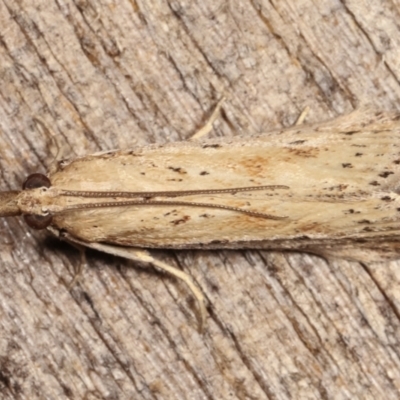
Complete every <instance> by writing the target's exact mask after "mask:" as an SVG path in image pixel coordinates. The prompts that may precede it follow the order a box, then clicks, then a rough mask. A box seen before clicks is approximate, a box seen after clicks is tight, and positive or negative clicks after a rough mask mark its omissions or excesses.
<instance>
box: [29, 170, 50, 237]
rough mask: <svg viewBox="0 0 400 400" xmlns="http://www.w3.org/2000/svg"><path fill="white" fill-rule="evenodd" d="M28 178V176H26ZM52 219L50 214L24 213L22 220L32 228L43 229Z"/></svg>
mask: <svg viewBox="0 0 400 400" xmlns="http://www.w3.org/2000/svg"><path fill="white" fill-rule="evenodd" d="M28 179H29V178H28ZM52 219H53V216H52V215H50V214H49V215H33V214H26V215H24V220H25V222H26V223H27V224H28V226H30V227H31V228H32V229H38V230H39V229H45V228H47V227H48V226H49V225H50V224H51V221H52Z"/></svg>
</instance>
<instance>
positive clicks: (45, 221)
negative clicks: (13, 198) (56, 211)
mask: <svg viewBox="0 0 400 400" xmlns="http://www.w3.org/2000/svg"><path fill="white" fill-rule="evenodd" d="M52 219H53V217H52V216H51V215H33V214H26V215H24V220H25V222H26V223H27V224H28V225H29V226H30V227H31V228H33V229H38V230H39V229H45V228H47V227H48V226H49V225H50V224H51V221H52Z"/></svg>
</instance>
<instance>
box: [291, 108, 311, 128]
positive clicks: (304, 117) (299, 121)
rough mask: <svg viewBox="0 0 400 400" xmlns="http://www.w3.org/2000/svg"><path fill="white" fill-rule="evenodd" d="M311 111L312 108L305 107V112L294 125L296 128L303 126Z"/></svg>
mask: <svg viewBox="0 0 400 400" xmlns="http://www.w3.org/2000/svg"><path fill="white" fill-rule="evenodd" d="M309 111H310V107H309V106H307V107H305V108H304V110H303V111H302V112H301V113H300V115H299V117H298V118H297V121H296V123H295V124H294V125H295V126H297V125H301V124H302V123H303V122H304V120H305V119H306V117H307V114H308V113H309Z"/></svg>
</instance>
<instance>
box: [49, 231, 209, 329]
mask: <svg viewBox="0 0 400 400" xmlns="http://www.w3.org/2000/svg"><path fill="white" fill-rule="evenodd" d="M48 230H49V231H50V232H52V233H53V234H54V235H55V236H57V237H58V238H60V239H62V240H65V241H67V242H69V243H71V244H73V245H78V246H81V247H89V248H91V249H94V250H98V251H102V252H104V253H107V254H111V255H114V256H117V257H122V258H126V259H128V260H132V261H136V262H141V263H146V264H151V265H153V266H154V267H155V268H158V269H160V270H162V271H165V272H167V273H168V274H170V275H172V276H174V277H175V278H178V279H180V280H181V281H183V282H184V283H185V284H186V285H187V286H188V288H189V289H190V291H191V292H192V294H193V296H194V297H195V298H196V301H197V304H198V307H199V316H198V318H199V332H202V331H203V329H204V326H205V322H206V317H207V310H206V300H205V297H204V294H203V293H202V291H201V290H200V289H199V288H198V287H197V286H196V285H195V283H194V282H193V280H192V278H191V277H190V276H189V275H188V274H186V273H185V272H183V271H181V270H180V269H178V268H175V267H173V266H171V265H168V264H166V263H164V262H162V261H160V260H157V259H156V258H154V257H152V256H151V254H150V253H149V252H147V251H146V250H143V249H137V248H133V247H120V246H112V245H107V244H104V243H89V242H83V241H81V240H79V239H76V238H74V237H72V236H71V235H69V234H68V233H63V234H60V232H59V231H58V230H57V229H55V228H53V227H49V228H48ZM78 248H79V247H78ZM83 265H84V264H82V263H81V266H83ZM80 272H81V271H78V274H79V273H80ZM74 280H75V278H74Z"/></svg>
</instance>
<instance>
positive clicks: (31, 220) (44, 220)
mask: <svg viewBox="0 0 400 400" xmlns="http://www.w3.org/2000/svg"><path fill="white" fill-rule="evenodd" d="M50 186H51V182H50V180H49V178H48V177H47V176H45V175H43V174H32V175H29V176H28V177H27V178H26V180H25V182H24V183H23V184H22V189H23V190H30V189H38V188H49V187H50ZM52 219H53V216H52V215H51V214H50V213H49V214H47V215H36V214H24V220H25V222H26V223H27V224H28V225H29V226H30V227H31V228H33V229H45V228H47V227H48V226H49V225H50V224H51V221H52Z"/></svg>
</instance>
